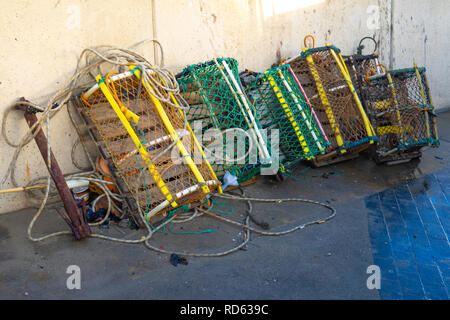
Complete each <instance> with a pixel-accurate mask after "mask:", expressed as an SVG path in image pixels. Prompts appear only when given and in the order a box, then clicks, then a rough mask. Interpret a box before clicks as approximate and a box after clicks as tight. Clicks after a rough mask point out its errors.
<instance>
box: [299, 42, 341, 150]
mask: <svg viewBox="0 0 450 320" xmlns="http://www.w3.org/2000/svg"><path fill="white" fill-rule="evenodd" d="M307 50H308V49H305V50H304V51H307ZM306 62H307V63H308V67H309V69H310V71H311V74H312V76H313V78H314V81H315V83H316V87H317V91H318V92H319V97H320V100H321V101H322V104H323V105H324V106H325V107H326V109H325V113H326V115H327V117H328V120H329V121H330V125H331V128H332V129H333V131H334V132H335V134H336V142H337V144H338V146H339V147H341V146H343V145H344V140H342V136H341V133H340V132H339V125H338V124H337V123H336V120H335V118H334V115H333V110H332V109H331V105H330V102H329V101H328V98H327V94H326V93H325V89H324V88H323V84H322V81H321V80H320V76H319V72H318V71H317V69H316V65H315V64H314V60H313V58H312V55H308V56H307V57H306ZM346 152H347V150H346V149H344V148H342V149H341V153H346Z"/></svg>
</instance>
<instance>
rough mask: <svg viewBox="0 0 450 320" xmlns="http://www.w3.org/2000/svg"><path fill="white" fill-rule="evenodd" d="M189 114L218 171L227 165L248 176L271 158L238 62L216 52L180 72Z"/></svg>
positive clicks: (222, 171) (242, 178) (227, 168)
mask: <svg viewBox="0 0 450 320" xmlns="http://www.w3.org/2000/svg"><path fill="white" fill-rule="evenodd" d="M177 80H178V82H179V84H180V90H181V96H182V97H183V98H184V99H185V100H186V102H187V103H188V104H189V106H190V107H189V110H188V111H186V115H187V118H188V120H189V122H190V123H191V125H192V126H193V128H194V130H195V132H196V134H197V132H198V131H199V132H200V133H201V136H202V144H203V146H204V148H205V152H206V154H207V156H208V159H209V160H210V162H211V165H212V167H213V169H214V171H215V172H216V174H217V175H218V176H219V177H222V176H223V175H224V174H225V173H226V172H227V171H230V173H232V174H234V175H236V176H237V177H238V181H239V182H244V181H245V180H248V179H250V178H252V177H253V176H255V175H257V174H258V173H259V166H260V165H261V164H268V163H270V161H271V159H270V154H269V151H268V147H267V144H266V137H265V133H264V132H263V131H262V128H261V125H260V123H259V122H258V119H257V118H256V114H255V111H254V110H253V109H252V107H251V105H250V103H249V101H248V99H247V96H246V95H245V93H244V90H243V88H242V86H241V83H240V81H239V75H238V63H237V61H236V60H235V59H232V58H217V59H213V60H211V61H208V62H205V63H201V64H196V65H190V66H188V67H186V68H185V69H184V70H183V71H182V72H181V73H180V74H178V75H177Z"/></svg>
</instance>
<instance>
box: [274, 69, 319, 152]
mask: <svg viewBox="0 0 450 320" xmlns="http://www.w3.org/2000/svg"><path fill="white" fill-rule="evenodd" d="M278 75H279V76H280V79H281V81H282V83H283V85H284V86H285V87H286V89H287V91H288V92H289V95H290V96H291V98H292V100H294V103H295V106H296V107H297V109H298V110H299V111H300V114H301V115H302V118H303V120H304V121H305V123H306V126H307V127H308V130H309V133H310V134H311V135H312V137H313V139H314V141H315V142H316V145H317V148H319V150H320V151H323V150H324V148H323V147H322V145H321V143H320V141H319V139H318V138H317V135H316V133H315V132H314V129H313V127H312V125H311V122H310V121H309V119H308V117H307V116H306V114H305V111H304V110H303V107H302V106H301V105H300V102H299V101H298V99H297V97H296V95H295V94H294V92H293V91H292V88H291V86H290V85H289V83H288V82H287V81H286V79H285V77H284V75H283V73H282V72H281V70H278Z"/></svg>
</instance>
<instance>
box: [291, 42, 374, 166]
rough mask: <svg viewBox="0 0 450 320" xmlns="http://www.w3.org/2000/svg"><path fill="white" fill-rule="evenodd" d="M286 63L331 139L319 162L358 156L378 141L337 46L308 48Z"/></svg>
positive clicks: (323, 163) (316, 163)
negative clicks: (328, 147) (329, 146)
mask: <svg viewBox="0 0 450 320" xmlns="http://www.w3.org/2000/svg"><path fill="white" fill-rule="evenodd" d="M305 40H306V39H305ZM284 64H290V65H291V67H292V70H293V71H294V74H295V76H296V77H297V79H298V80H299V82H300V83H301V85H302V86H303V88H304V91H305V92H306V96H307V97H308V98H309V101H310V102H311V105H312V107H313V108H314V110H315V112H316V113H317V116H318V118H319V121H320V123H321V125H322V127H323V129H324V131H325V134H326V136H327V137H328V140H329V141H330V143H331V148H330V149H329V150H327V151H328V152H327V153H326V154H325V155H320V156H318V157H317V158H316V159H314V161H313V163H314V164H315V165H316V166H321V165H326V164H329V163H333V162H338V161H342V160H347V159H351V158H354V157H357V155H358V153H359V152H360V151H362V150H364V149H367V148H368V147H369V146H370V144H373V143H374V142H375V141H377V137H376V135H375V132H374V130H373V128H372V125H371V124H370V121H369V119H368V117H367V115H366V113H365V111H364V109H363V106H362V104H361V101H360V99H359V97H358V94H357V93H356V91H355V88H354V86H353V83H352V81H351V79H350V75H349V73H348V70H347V66H346V64H345V62H344V60H343V58H342V56H341V54H340V50H339V49H338V48H336V47H334V46H331V45H328V44H327V45H326V46H325V47H319V48H312V49H308V48H305V49H304V50H303V52H302V53H301V54H300V55H299V56H296V57H294V58H291V59H288V60H286V61H284Z"/></svg>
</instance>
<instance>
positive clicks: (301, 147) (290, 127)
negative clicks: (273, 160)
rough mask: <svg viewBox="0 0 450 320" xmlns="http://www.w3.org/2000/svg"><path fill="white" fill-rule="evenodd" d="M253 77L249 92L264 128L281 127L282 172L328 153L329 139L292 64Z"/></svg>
mask: <svg viewBox="0 0 450 320" xmlns="http://www.w3.org/2000/svg"><path fill="white" fill-rule="evenodd" d="M247 74H248V75H250V73H249V72H247ZM244 76H246V74H242V77H244ZM252 78H253V79H252V80H251V81H248V83H246V93H247V95H248V97H249V100H250V102H251V104H252V105H253V106H254V107H255V109H256V111H257V115H258V120H259V122H260V124H261V126H262V128H264V129H267V130H268V131H272V130H273V129H276V130H278V136H279V143H278V149H279V161H280V170H281V172H284V171H286V170H289V169H291V168H292V167H293V166H294V165H295V164H296V163H298V162H299V161H301V160H312V159H314V158H315V157H316V156H317V155H320V154H324V153H325V150H326V148H327V147H328V145H329V142H328V141H327V138H326V135H325V134H324V132H323V131H321V129H322V128H321V126H320V123H317V122H316V117H315V113H314V111H313V110H312V108H311V106H310V105H309V104H308V99H307V98H306V96H305V94H304V92H302V88H301V85H300V83H299V82H298V81H297V80H296V78H295V75H294V73H293V71H292V69H291V67H290V66H289V65H283V66H280V67H275V68H272V69H269V70H267V71H266V72H264V73H259V74H253V77H252ZM243 82H244V81H243ZM245 82H247V81H245ZM271 145H272V144H271ZM271 151H273V150H271Z"/></svg>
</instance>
